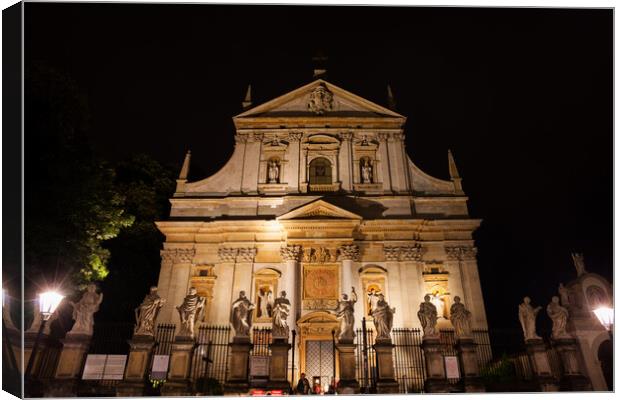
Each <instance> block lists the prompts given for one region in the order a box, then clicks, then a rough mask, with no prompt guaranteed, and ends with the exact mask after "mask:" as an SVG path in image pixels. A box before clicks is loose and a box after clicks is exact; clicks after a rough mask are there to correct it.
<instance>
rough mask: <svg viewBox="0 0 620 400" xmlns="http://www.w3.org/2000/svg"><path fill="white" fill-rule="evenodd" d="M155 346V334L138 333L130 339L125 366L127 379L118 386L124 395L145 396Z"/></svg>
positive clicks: (118, 390) (119, 392) (119, 391)
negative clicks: (144, 334)
mask: <svg viewBox="0 0 620 400" xmlns="http://www.w3.org/2000/svg"><path fill="white" fill-rule="evenodd" d="M154 346H155V339H154V338H153V336H143V335H136V336H134V337H133V339H132V340H130V341H129V357H127V367H126V368H125V381H124V382H123V383H122V384H119V385H118V387H117V393H118V395H119V396H122V397H131V396H143V395H144V389H145V385H146V384H147V379H148V373H149V371H148V369H149V364H150V361H151V352H152V351H153V347H154Z"/></svg>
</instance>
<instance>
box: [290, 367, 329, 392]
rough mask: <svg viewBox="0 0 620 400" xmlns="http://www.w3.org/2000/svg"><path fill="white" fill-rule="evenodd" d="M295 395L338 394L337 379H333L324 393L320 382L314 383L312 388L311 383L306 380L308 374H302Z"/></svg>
mask: <svg viewBox="0 0 620 400" xmlns="http://www.w3.org/2000/svg"><path fill="white" fill-rule="evenodd" d="M295 394H300V395H307V394H336V378H332V381H331V382H330V384H329V387H328V389H327V391H324V390H323V388H322V387H321V383H320V381H316V382H314V385H312V387H311V386H310V381H309V380H308V378H306V374H305V373H303V372H302V373H301V375H300V377H299V380H298V381H297V386H296V387H295Z"/></svg>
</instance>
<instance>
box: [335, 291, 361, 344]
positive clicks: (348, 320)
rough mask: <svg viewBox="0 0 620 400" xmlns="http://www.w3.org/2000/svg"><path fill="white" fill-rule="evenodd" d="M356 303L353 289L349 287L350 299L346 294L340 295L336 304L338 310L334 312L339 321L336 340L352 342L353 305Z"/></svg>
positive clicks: (353, 333)
mask: <svg viewBox="0 0 620 400" xmlns="http://www.w3.org/2000/svg"><path fill="white" fill-rule="evenodd" d="M356 302H357V294H356V293H355V288H353V287H351V299H350V300H349V296H347V294H346V293H343V294H342V298H341V300H340V301H339V302H338V308H337V309H336V311H335V314H336V317H337V318H338V319H339V320H340V334H339V335H338V340H345V341H346V340H353V338H354V337H355V331H354V330H353V325H354V324H355V316H354V313H355V308H354V306H355V303H356Z"/></svg>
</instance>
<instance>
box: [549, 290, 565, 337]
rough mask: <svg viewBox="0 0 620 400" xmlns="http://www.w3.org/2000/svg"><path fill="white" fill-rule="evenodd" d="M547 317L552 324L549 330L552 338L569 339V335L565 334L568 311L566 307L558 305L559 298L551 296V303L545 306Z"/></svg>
mask: <svg viewBox="0 0 620 400" xmlns="http://www.w3.org/2000/svg"><path fill="white" fill-rule="evenodd" d="M547 315H549V318H551V322H553V327H552V328H551V337H552V338H554V339H559V338H563V337H570V335H569V334H568V333H567V332H566V321H567V320H568V310H567V309H566V307H562V306H561V305H560V298H559V297H558V296H553V297H552V298H551V303H549V304H548V305H547Z"/></svg>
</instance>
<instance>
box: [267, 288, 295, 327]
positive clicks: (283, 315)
mask: <svg viewBox="0 0 620 400" xmlns="http://www.w3.org/2000/svg"><path fill="white" fill-rule="evenodd" d="M290 312H291V302H290V301H289V299H287V298H286V292H285V291H284V290H283V291H282V292H280V297H278V298H277V299H276V301H275V302H274V303H273V319H272V321H273V327H272V333H273V337H274V338H288V332H289V327H288V323H287V322H286V320H287V319H288V315H289V314H290Z"/></svg>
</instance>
